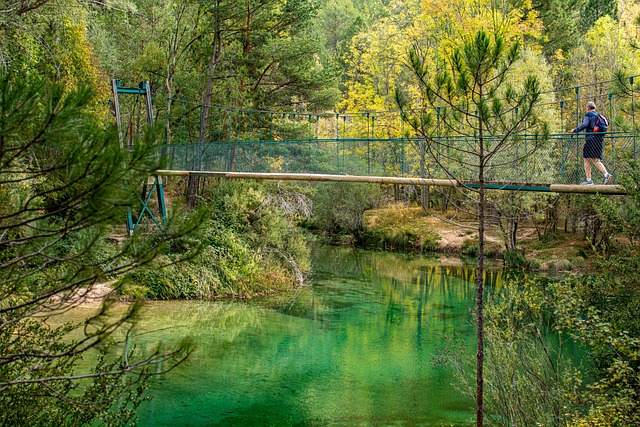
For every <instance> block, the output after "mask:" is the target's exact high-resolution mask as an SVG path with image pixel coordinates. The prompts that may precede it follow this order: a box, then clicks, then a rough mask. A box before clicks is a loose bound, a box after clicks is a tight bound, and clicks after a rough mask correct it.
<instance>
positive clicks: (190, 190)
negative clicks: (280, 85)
mask: <svg viewBox="0 0 640 427" xmlns="http://www.w3.org/2000/svg"><path fill="white" fill-rule="evenodd" d="M217 3H218V6H219V5H220V1H219V0H218V2H217ZM214 30H215V34H214V38H213V49H212V51H211V59H210V61H209V73H208V81H207V91H206V93H205V96H204V105H203V106H202V117H201V119H200V137H199V141H198V142H199V144H200V145H202V144H203V143H204V138H205V135H206V130H207V124H208V121H209V107H210V105H211V95H212V94H213V77H214V74H215V70H216V66H217V65H218V62H220V55H221V53H222V28H221V26H220V16H219V15H216V21H215V28H214ZM196 151H197V153H196V155H195V156H194V159H195V165H194V168H195V169H196V170H199V169H200V167H201V159H200V149H198V150H196ZM199 183H200V177H199V176H189V184H188V185H187V203H188V205H189V207H193V205H194V204H195V201H196V195H197V192H198V187H199Z"/></svg>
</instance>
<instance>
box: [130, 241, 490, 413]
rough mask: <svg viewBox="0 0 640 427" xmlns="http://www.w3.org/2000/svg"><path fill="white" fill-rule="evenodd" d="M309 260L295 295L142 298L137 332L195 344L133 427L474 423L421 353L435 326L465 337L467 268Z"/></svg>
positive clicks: (423, 262) (446, 375)
mask: <svg viewBox="0 0 640 427" xmlns="http://www.w3.org/2000/svg"><path fill="white" fill-rule="evenodd" d="M313 267H314V274H313V277H312V281H313V286H312V287H311V288H303V289H301V290H300V291H298V292H297V293H295V294H290V295H279V296H276V297H272V298H265V299H261V300H256V301H251V302H249V303H219V302H190V301H183V302H163V303H153V304H151V305H150V306H149V307H148V308H147V309H146V312H145V316H144V318H145V319H146V320H145V321H144V323H143V324H142V325H141V330H140V333H141V335H139V336H138V339H139V340H144V341H147V340H148V342H153V341H154V340H157V339H163V340H165V341H169V342H171V341H177V340H178V338H179V337H182V336H184V335H185V334H191V335H193V336H194V338H195V341H196V342H197V345H198V350H197V352H196V353H195V354H194V356H193V357H192V358H191V359H190V360H189V361H188V362H187V363H186V364H185V365H183V366H180V367H179V368H178V369H176V370H175V371H173V372H172V373H170V374H169V375H168V376H166V377H164V378H163V379H161V380H159V381H156V382H154V384H153V385H152V388H151V390H150V392H149V394H150V395H152V396H154V398H153V400H152V401H151V402H149V403H145V404H144V405H143V406H142V407H141V408H140V410H139V416H140V425H154V426H161V425H167V426H168V425H172V426H175V425H184V426H187V425H193V426H195V425H209V426H217V425H219V426H270V425H273V426H288V425H291V426H293V425H295V426H317V425H338V426H340V425H344V426H353V425H359V426H369V425H372V426H373V425H412V426H413V425H425V426H440V425H443V426H444V425H446V426H452V425H453V426H467V425H472V424H473V408H472V405H473V403H472V402H469V401H467V400H465V399H463V398H462V397H461V396H460V395H459V393H458V392H457V391H455V389H454V388H453V387H452V386H451V384H450V383H451V382H452V379H451V378H450V372H448V371H446V370H442V369H436V368H433V367H432V366H431V365H430V360H431V355H432V353H433V351H434V349H435V348H436V347H437V346H439V344H440V342H441V340H442V335H443V334H449V333H452V332H454V331H455V332H456V333H457V334H461V335H462V336H464V337H467V339H469V340H470V341H471V342H472V341H473V334H474V332H473V327H472V325H471V321H470V308H471V307H472V305H473V303H474V280H475V266H474V265H470V266H465V265H462V264H458V265H450V264H443V263H442V262H440V260H439V259H437V258H427V257H421V256H408V255H398V254H386V253H381V252H371V251H362V250H350V249H344V248H335V247H318V248H316V249H315V252H314V266H313ZM500 279H501V273H500V272H499V271H498V270H495V271H491V272H489V273H488V274H487V282H488V284H489V287H496V286H499V285H500ZM167 327H170V329H166V328H167ZM469 357H473V355H472V354H470V355H469Z"/></svg>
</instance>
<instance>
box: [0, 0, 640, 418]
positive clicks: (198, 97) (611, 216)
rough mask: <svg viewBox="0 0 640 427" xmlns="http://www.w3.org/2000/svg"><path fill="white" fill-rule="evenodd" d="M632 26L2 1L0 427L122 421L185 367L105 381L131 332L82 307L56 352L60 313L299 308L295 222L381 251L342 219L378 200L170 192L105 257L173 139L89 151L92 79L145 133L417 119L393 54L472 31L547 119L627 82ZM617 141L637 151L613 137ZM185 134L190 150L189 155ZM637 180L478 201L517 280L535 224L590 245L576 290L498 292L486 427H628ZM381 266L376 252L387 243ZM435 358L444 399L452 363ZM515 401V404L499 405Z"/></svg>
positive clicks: (602, 15) (346, 0) (632, 71)
mask: <svg viewBox="0 0 640 427" xmlns="http://www.w3.org/2000/svg"><path fill="white" fill-rule="evenodd" d="M639 25H640V4H638V2H636V1H613V0H612V1H609V0H599V1H598V0H577V1H571V2H569V1H567V0H557V1H526V0H522V1H521V0H515V1H488V0H487V1H485V0H476V1H454V2H452V1H430V2H426V1H378V0H329V1H326V2H319V1H314V0H291V1H285V0H260V1H246V2H243V3H240V2H236V1H229V0H214V1H206V2H205V1H175V2H171V1H104V2H100V1H91V2H84V1H81V0H22V1H3V2H2V10H1V11H0V62H1V64H2V76H1V82H2V84H1V85H0V86H1V94H2V102H1V105H0V106H1V108H2V116H1V118H2V123H1V124H0V125H1V126H2V128H1V130H2V132H1V134H0V135H1V138H0V139H1V141H0V142H1V146H0V148H1V154H2V157H1V160H2V164H1V166H2V172H1V173H2V179H1V180H0V200H2V207H1V208H0V224H1V228H0V234H1V235H2V237H1V239H0V250H1V251H2V258H1V262H2V265H1V266H0V271H1V272H2V278H1V279H2V281H1V282H0V284H1V285H2V289H1V290H2V294H1V301H2V302H1V304H0V321H1V322H2V323H1V329H0V331H1V333H0V348H1V349H2V352H1V353H2V356H1V357H0V400H2V406H3V407H4V408H10V410H7V411H4V412H3V414H2V415H1V417H2V422H3V424H7V425H36V424H43V425H50V424H55V425H63V424H71V425H76V424H78V423H81V422H92V421H93V420H101V421H102V422H104V423H107V424H109V423H113V424H121V423H124V422H127V421H130V420H132V419H134V418H135V407H136V405H137V404H138V403H139V402H140V399H141V398H142V395H143V392H144V389H145V386H144V384H145V381H146V378H147V377H148V376H149V375H151V374H153V373H157V372H158V369H157V366H158V365H159V364H161V363H163V364H164V365H163V366H173V365H174V364H175V363H179V362H180V361H181V360H183V359H184V358H185V357H187V356H188V354H189V353H190V352H191V351H193V348H192V346H191V344H190V343H189V342H188V340H186V341H185V342H183V343H182V344H181V345H180V346H178V347H177V348H175V349H170V350H167V349H162V348H160V347H158V348H157V349H154V351H151V352H150V353H146V354H144V355H141V354H137V353H135V354H134V352H133V350H132V352H131V354H130V355H127V357H125V358H124V359H123V360H118V361H116V362H113V361H111V359H110V358H109V357H107V356H106V355H107V354H108V352H109V347H110V345H112V339H113V337H112V335H113V332H114V330H115V329H116V327H120V328H122V327H124V328H125V329H126V328H127V327H130V325H133V324H134V323H135V322H134V320H135V317H136V316H137V315H138V314H139V305H138V304H133V305H132V307H131V309H130V310H129V311H128V312H127V313H126V314H125V315H120V316H117V320H113V319H114V317H113V314H112V313H109V306H108V305H107V306H105V308H104V310H103V311H101V312H100V313H99V314H97V315H96V316H95V317H93V318H92V319H89V320H87V322H86V324H84V325H82V326H83V327H84V328H85V330H86V331H87V334H86V337H85V338H84V339H82V340H80V341H74V342H71V343H69V342H67V341H65V340H64V339H62V337H64V335H65V334H66V332H68V331H69V330H70V329H72V328H73V327H74V326H72V325H65V326H64V327H62V328H58V329H56V328H53V329H50V328H48V327H47V326H46V325H43V323H42V322H41V321H39V320H38V319H39V318H41V317H43V316H47V315H49V314H50V313H52V312H55V311H59V310H60V309H64V307H65V306H66V305H65V304H68V302H69V301H70V300H72V299H73V298H74V297H77V291H79V290H81V289H85V288H86V286H87V285H92V284H95V283H98V282H104V281H111V283H112V285H113V287H114V288H115V289H117V290H118V291H119V292H121V293H122V294H126V295H128V296H129V297H131V298H134V297H136V296H141V297H146V298H166V299H168V298H208V297H219V296H236V297H238V296H249V295H256V294H260V293H269V292H274V291H278V290H285V289H291V287H292V286H299V285H300V283H301V280H302V279H301V278H302V277H303V274H304V272H306V271H308V269H309V249H308V246H307V243H306V241H307V238H308V236H307V235H306V233H305V232H304V231H303V230H301V228H300V227H299V225H300V224H301V223H302V224H303V225H306V226H307V227H308V228H312V229H316V230H320V231H321V232H325V233H326V234H330V235H334V236H335V235H339V236H347V235H348V236H350V237H349V239H351V238H354V239H355V240H356V241H357V240H359V239H360V240H361V241H367V240H369V241H370V240H372V239H373V240H375V239H378V240H380V239H381V238H380V237H379V236H373V237H372V236H371V235H369V236H367V235H366V233H365V232H364V228H365V227H364V216H365V214H364V212H365V211H366V210H368V209H372V208H377V207H380V206H383V205H384V204H385V203H387V202H389V201H390V199H391V198H392V197H391V196H390V193H389V189H384V188H382V189H381V188H373V187H372V186H367V185H319V186H305V185H284V184H269V183H255V182H254V183H249V182H233V183H231V182H215V183H209V184H210V185H205V183H204V182H192V181H189V182H187V181H184V182H183V181H180V182H177V183H176V184H175V190H174V193H172V197H174V198H175V199H174V201H173V202H174V203H173V204H172V205H173V207H174V212H172V216H171V219H170V221H169V226H168V227H167V228H166V230H163V231H162V232H160V231H153V230H151V229H149V230H147V233H146V234H145V233H140V234H141V235H143V234H144V238H142V236H137V237H134V238H132V239H130V240H127V241H126V242H125V243H122V241H121V240H119V239H118V238H114V237H113V236H114V235H117V234H118V233H121V228H119V227H122V222H123V219H124V211H123V209H124V207H125V206H126V205H127V203H128V195H127V193H126V192H125V191H124V189H125V187H127V185H131V186H134V185H137V184H135V183H137V182H138V181H139V180H140V179H142V177H145V176H147V175H148V174H150V173H152V172H153V171H154V170H156V169H157V168H158V166H159V165H158V164H155V163H154V161H153V157H152V156H150V155H149V150H148V149H145V142H146V143H148V144H146V145H150V144H151V143H153V142H156V141H160V140H164V139H165V138H167V139H168V140H169V141H172V138H173V135H175V134H176V133H177V128H176V127H177V123H176V122H173V121H172V120H167V121H166V122H164V123H160V124H159V125H158V126H160V127H156V128H154V129H150V130H148V131H147V133H145V134H144V135H143V136H141V137H140V138H141V140H140V141H139V142H140V148H139V150H138V151H136V152H135V153H134V154H135V155H134V156H132V157H126V156H123V155H122V154H121V153H119V152H118V144H117V135H116V134H115V133H114V132H110V131H108V130H109V129H112V128H113V124H114V123H113V122H114V120H113V114H112V112H111V109H110V104H109V101H110V98H111V97H112V94H111V83H110V81H111V79H119V80H122V81H123V82H126V84H127V85H136V84H137V82H139V81H149V82H150V83H151V87H152V88H153V89H154V93H155V96H156V98H157V99H158V100H165V101H164V103H163V102H162V101H158V104H157V107H156V108H157V109H156V114H157V117H158V118H159V119H160V120H162V119H163V117H172V114H175V110H176V109H183V108H187V109H189V108H191V109H200V108H202V110H201V114H202V118H203V120H204V121H205V122H206V120H208V114H210V113H209V112H208V108H209V106H211V105H213V104H216V105H222V106H233V107H235V108H245V109H256V110H269V111H282V112H304V113H323V112H345V111H391V110H397V109H398V103H397V89H401V90H402V91H404V92H405V93H407V94H409V95H410V96H412V97H414V98H419V97H420V88H419V85H418V84H417V82H416V80H415V75H414V74H413V73H412V70H411V68H410V67H409V66H408V65H410V60H409V55H408V52H409V51H410V50H413V51H414V52H420V53H422V59H423V60H424V66H425V67H426V69H433V70H436V69H438V67H440V66H441V64H442V61H444V60H446V59H447V58H449V57H450V56H451V54H452V52H453V51H454V50H455V49H456V48H459V47H461V45H462V43H463V41H464V40H465V39H466V37H469V36H473V35H474V34H475V33H476V32H477V31H479V30H484V31H486V32H488V33H491V34H494V33H499V34H500V35H501V36H502V37H504V39H505V40H506V41H507V42H508V43H511V42H514V41H518V42H519V43H520V47H521V48H520V51H519V59H518V60H517V61H516V62H515V63H514V64H513V66H512V70H511V72H510V74H509V78H510V80H511V81H513V83H514V84H515V85H516V86H517V85H523V84H524V76H526V75H527V74H529V73H530V72H531V71H533V73H534V74H535V75H536V77H537V78H538V81H539V84H540V89H541V92H542V93H543V95H542V98H543V100H546V101H555V100H554V99H553V95H552V91H553V90H554V89H559V88H571V87H575V86H581V85H585V84H589V83H592V82H595V81H610V80H615V78H616V76H635V75H637V74H638V73H639V71H640V49H638V29H639ZM545 97H546V98H548V99H546V98H545ZM630 102H631V104H629V105H630V106H631V108H633V101H630ZM185 106H186V107H185ZM539 115H540V116H541V117H542V119H543V120H544V121H545V122H546V123H547V125H548V126H549V127H550V129H551V131H552V132H566V131H567V130H569V129H570V128H572V127H574V126H575V124H574V123H570V122H569V123H566V124H565V127H567V129H562V124H561V123H560V121H559V120H558V118H557V115H556V114H554V112H553V111H544V110H542V111H540V112H539ZM616 126H618V127H619V129H621V130H629V131H636V129H634V128H633V127H634V126H635V123H629V122H628V121H627V122H624V121H619V122H616ZM105 129H106V130H107V131H105ZM203 129H204V130H205V131H204V132H201V134H200V136H199V138H200V139H201V140H207V139H206V138H207V135H206V129H207V126H203ZM79 130H81V131H79ZM387 132H388V133H389V134H388V135H387V136H389V137H397V136H401V135H395V134H391V133H392V130H391V128H389V129H388V130H387ZM105 135H106V136H105ZM125 157H126V158H125ZM636 170H637V168H636ZM638 182H639V177H638V176H637V174H631V175H630V176H628V177H620V183H621V184H623V185H624V186H625V188H626V189H627V191H628V193H629V196H628V197H627V198H625V200H624V201H620V200H618V201H612V200H609V199H602V198H599V197H574V198H572V197H570V196H563V197H559V196H540V197H538V196H526V197H525V196H520V195H519V196H515V195H504V196H496V198H495V199H494V200H493V201H492V203H494V206H496V209H495V210H494V211H493V214H495V215H496V217H497V218H498V219H497V220H496V222H495V227H496V228H497V229H498V230H499V231H501V232H502V235H503V240H504V248H503V250H504V252H505V253H507V254H510V255H509V256H508V257H506V258H508V259H509V260H511V262H512V263H513V264H514V265H520V266H523V265H524V266H526V261H524V260H523V259H522V257H520V256H519V255H518V254H519V253H520V252H519V248H518V241H517V239H516V234H517V231H516V230H517V227H515V228H514V223H517V222H519V221H520V222H524V221H526V220H531V219H534V220H535V219H536V218H538V217H540V216H542V219H541V220H540V221H538V222H537V224H538V225H537V230H538V239H539V241H541V242H543V244H547V245H551V244H553V243H554V242H557V241H558V240H559V239H560V240H561V239H562V238H563V237H562V236H560V235H559V234H558V233H557V224H558V221H559V220H560V218H564V219H565V232H566V231H567V230H568V229H569V231H570V232H572V233H573V234H576V235H579V236H581V237H582V238H583V239H584V240H585V241H587V242H588V243H589V244H591V245H592V246H591V247H589V248H588V249H587V251H588V254H586V253H585V257H589V258H590V259H591V260H592V264H591V265H592V266H593V267H594V268H597V269H598V273H597V274H594V275H586V276H582V277H580V278H577V277H573V276H571V277H570V278H567V279H566V280H565V281H564V282H562V283H560V284H553V285H549V286H548V289H547V291H546V292H541V291H540V289H541V288H540V284H539V283H529V284H520V286H519V287H516V288H514V291H513V293H512V296H511V297H510V298H511V299H507V300H506V301H503V302H498V303H495V305H493V306H491V308H490V309H489V311H488V313H489V314H488V319H489V320H488V325H487V331H488V335H487V342H488V343H491V345H489V346H488V349H487V358H488V359H487V375H488V378H493V379H494V380H495V379H497V378H500V377H501V375H502V376H503V375H505V372H506V371H504V370H508V372H509V375H512V376H519V377H518V378H520V381H514V382H513V384H510V385H504V384H500V383H499V381H488V383H489V384H494V385H500V386H501V387H503V388H500V387H493V386H492V387H490V388H489V389H488V390H487V393H488V400H487V409H486V411H487V413H488V414H492V416H491V417H489V419H488V421H489V422H492V423H494V424H496V425H512V424H513V423H514V422H518V423H522V424H521V425H539V423H542V424H543V425H567V424H571V425H574V426H580V425H590V426H593V425H603V426H605V425H606V426H608V425H637V424H638V423H640V413H639V409H638V408H639V407H640V405H638V396H639V394H638V391H639V389H640V379H639V376H638V369H639V367H640V365H639V361H638V357H639V356H638V354H640V352H639V349H640V329H639V327H638V325H637V324H636V323H637V322H634V321H633V319H634V313H636V312H637V306H638V303H639V302H640V298H639V295H638V288H639V287H638V280H637V271H638V268H637V266H638V264H639V262H638V261H639V259H640V257H638V254H637V248H636V246H635V245H636V242H637V237H638V229H639V228H638V217H639V216H638V212H640V202H639V200H640V199H639V198H638ZM407 191H408V192H407V193H406V194H404V195H403V197H402V198H403V200H404V201H405V202H407V203H417V204H418V205H422V207H423V208H426V209H427V211H428V210H429V209H430V208H433V209H435V208H438V209H440V210H442V211H445V212H446V211H447V209H449V208H450V207H451V206H457V207H459V208H460V209H461V210H463V211H464V210H466V211H472V210H473V209H472V208H471V204H470V203H471V202H469V200H468V199H467V198H465V197H464V196H459V197H458V196H456V195H452V194H446V193H438V194H436V195H434V196H433V197H432V198H431V199H430V200H427V201H426V203H425V197H424V195H423V194H421V195H418V194H414V193H411V191H410V190H407ZM107 195H108V196H107ZM183 199H184V202H183V201H182V200H183ZM501 206H502V207H504V206H508V207H510V208H513V209H511V210H510V211H508V212H505V209H503V210H502V211H501V210H500V209H499V207H501ZM195 207H197V209H195V210H194V208H195ZM403 209H404V208H398V209H397V210H396V211H395V218H396V219H397V220H400V221H402V220H404V219H406V218H407V217H406V212H408V211H406V210H403ZM501 212H502V213H501ZM392 217H393V215H392ZM392 219H393V218H392ZM538 219H539V218H538ZM567 223H569V224H571V226H569V227H568V226H567ZM353 236H355V237H353ZM425 239H426V240H425ZM434 240H435V239H434ZM397 242H400V244H399V246H403V245H406V244H407V242H409V243H410V244H411V245H413V246H417V247H418V248H419V249H428V248H432V247H433V245H434V241H433V240H429V239H428V238H425V237H423V238H421V240H420V241H419V242H417V243H416V242H412V241H411V238H410V236H409V237H407V235H404V236H402V237H401V238H397V236H396V243H397ZM386 244H389V245H390V246H393V244H394V241H393V239H391V240H387V241H386ZM471 246H473V245H471ZM473 252H474V250H473V249H470V250H469V254H473ZM182 261H184V262H182ZM179 262H181V263H180V264H178V263H179ZM159 267H163V268H159ZM292 272H293V273H294V274H292ZM611 272H617V273H618V274H617V275H616V276H615V277H614V276H613V274H612V273H611ZM73 291H75V292H76V293H74V292H73ZM54 297H57V299H55V298H54ZM52 298H53V300H52ZM514 307H516V308H518V309H517V310H514ZM105 319H109V320H105ZM76 326H77V325H76ZM131 327H132V326H131ZM544 327H552V328H556V329H558V330H562V331H566V332H568V333H569V334H571V335H572V336H573V337H574V338H575V339H577V340H579V341H581V342H582V343H583V344H584V345H585V346H586V347H587V348H588V351H589V354H590V357H591V360H592V366H593V368H592V371H590V372H589V375H588V377H589V381H588V382H586V383H585V381H586V380H584V379H583V375H584V373H583V372H582V371H580V370H578V369H577V368H575V367H571V366H564V362H565V361H566V360H565V359H564V358H563V355H560V354H554V355H552V356H551V355H549V351H550V350H549V348H547V347H546V346H545V344H544V342H541V340H540V339H539V336H540V331H541V330H542V329H543V328H544ZM504 343H509V344H510V345H503V344H504ZM90 348H98V349H102V352H103V353H104V354H105V357H104V358H100V360H99V362H98V366H97V367H96V368H95V370H94V371H92V372H91V373H85V374H82V375H79V374H77V373H75V371H74V366H75V364H76V363H77V362H78V360H79V359H80V358H81V357H82V355H83V354H84V353H85V352H86V351H87V350H88V349H90ZM523 349H527V351H523ZM520 354H532V355H540V356H541V357H537V358H536V357H533V356H532V358H531V359H529V358H522V357H519V356H518V355H520ZM129 356H130V357H129ZM134 356H135V357H134ZM542 356H544V357H542ZM446 359H447V363H452V364H453V365H454V366H455V368H456V369H457V370H458V372H459V373H460V376H461V378H462V379H464V378H466V377H467V376H466V374H465V366H466V363H467V362H468V361H467V362H465V361H461V360H458V361H456V360H455V357H454V356H453V355H449V356H448V357H446ZM107 374H108V375H107ZM134 374H135V375H134ZM492 375H493V377H492ZM510 387H521V388H519V389H513V388H510ZM470 390H471V391H470V394H472V395H473V388H472V387H471V388H470ZM524 390H527V392H524ZM530 390H537V391H538V392H537V393H531V392H530ZM125 395H126V396H127V398H126V399H123V396H125ZM523 395H527V396H528V397H529V398H528V399H523V400H518V401H515V400H514V399H515V397H516V396H517V397H518V398H519V397H521V396H523ZM43 402H46V404H45V403H43ZM113 408H116V410H114V409H113ZM536 423H538V424H536Z"/></svg>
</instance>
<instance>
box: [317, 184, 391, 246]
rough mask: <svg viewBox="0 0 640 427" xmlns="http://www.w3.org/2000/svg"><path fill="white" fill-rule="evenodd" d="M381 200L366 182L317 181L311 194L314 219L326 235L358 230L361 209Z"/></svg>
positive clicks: (377, 188)
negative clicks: (314, 190)
mask: <svg viewBox="0 0 640 427" xmlns="http://www.w3.org/2000/svg"><path fill="white" fill-rule="evenodd" d="M382 200H383V195H382V191H381V190H380V188H379V187H378V186H376V185H372V184H367V183H329V184H324V183H323V184H318V186H317V187H316V193H315V195H314V197H313V206H314V221H315V223H316V224H317V226H318V227H319V228H320V229H322V230H324V231H325V232H327V233H330V234H337V233H341V232H347V233H352V234H353V233H359V232H360V231H362V229H363V219H364V212H365V211H367V210H369V209H374V208H376V207H377V206H378V205H379V204H380V203H381V202H382Z"/></svg>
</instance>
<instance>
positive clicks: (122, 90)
mask: <svg viewBox="0 0 640 427" xmlns="http://www.w3.org/2000/svg"><path fill="white" fill-rule="evenodd" d="M112 90H113V105H114V110H115V114H116V122H117V124H118V139H119V142H120V148H121V149H123V150H124V146H125V141H124V134H123V130H122V119H121V116H120V102H119V100H118V95H119V94H128V95H138V96H140V95H141V96H143V97H144V99H145V108H146V111H147V121H148V123H149V125H153V108H152V104H151V86H150V85H149V82H142V83H140V85H139V87H137V88H128V87H122V86H121V82H120V80H115V79H114V80H113V81H112ZM148 184H149V182H148V181H145V183H144V184H143V186H142V192H141V194H138V193H136V192H134V194H135V197H136V198H137V200H138V202H139V203H140V205H138V206H139V208H138V209H139V210H138V211H137V216H136V221H135V222H134V220H133V211H134V208H133V206H128V207H127V232H128V233H129V235H133V233H134V232H135V231H136V229H137V228H138V226H139V225H140V223H141V222H142V219H143V218H144V216H145V214H146V215H148V216H149V218H151V220H152V221H153V222H154V223H155V224H156V225H157V226H158V228H160V229H161V230H163V229H164V227H165V226H166V225H167V206H166V203H165V198H164V187H163V185H162V177H161V176H160V175H156V176H155V177H154V178H153V183H152V185H151V189H150V190H149V192H148V193H147V187H148ZM154 190H155V193H156V196H157V199H158V208H159V210H160V215H161V217H162V218H161V221H158V219H157V218H156V216H155V215H154V214H153V211H152V210H151V209H150V208H149V203H150V202H151V197H152V195H153V194H154Z"/></svg>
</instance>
